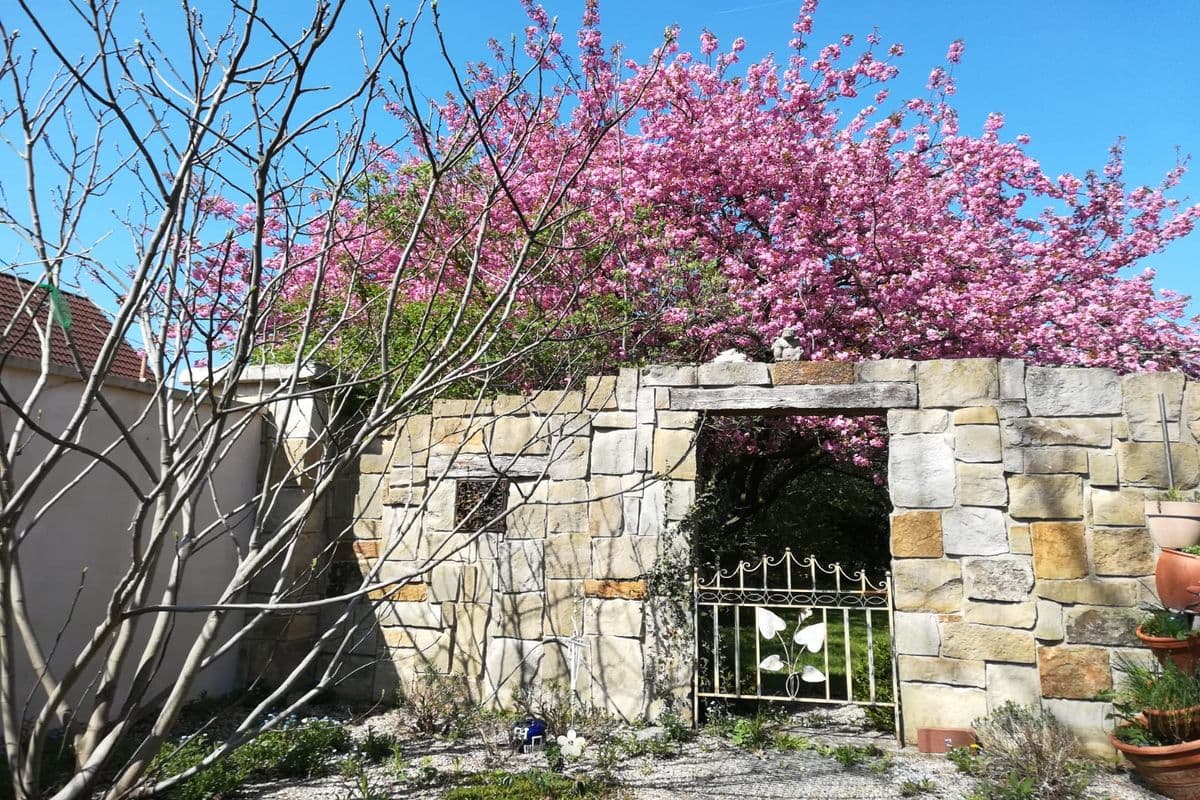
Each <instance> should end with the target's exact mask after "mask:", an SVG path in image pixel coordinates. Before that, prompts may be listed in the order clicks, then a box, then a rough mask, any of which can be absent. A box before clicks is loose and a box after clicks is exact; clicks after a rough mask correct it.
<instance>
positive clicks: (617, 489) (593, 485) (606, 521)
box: [588, 475, 625, 536]
mask: <svg viewBox="0 0 1200 800" xmlns="http://www.w3.org/2000/svg"><path fill="white" fill-rule="evenodd" d="M623 491H624V484H623V482H622V479H621V478H619V477H616V476H609V475H597V476H595V477H594V478H592V480H591V481H590V482H589V484H588V492H589V495H590V497H591V499H590V500H589V502H588V533H590V534H591V535H592V536H620V535H621V531H622V529H623V526H624V523H625V515H624V513H623V511H622V509H623V506H624V500H623V497H622V492H623Z"/></svg>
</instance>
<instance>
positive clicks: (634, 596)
mask: <svg viewBox="0 0 1200 800" xmlns="http://www.w3.org/2000/svg"><path fill="white" fill-rule="evenodd" d="M647 592H648V589H647V587H646V582H645V581H635V580H585V581H584V582H583V593H584V595H585V596H587V597H599V598H609V599H623V600H645V599H646V596H647Z"/></svg>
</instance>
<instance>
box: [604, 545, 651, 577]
mask: <svg viewBox="0 0 1200 800" xmlns="http://www.w3.org/2000/svg"><path fill="white" fill-rule="evenodd" d="M656 544H657V542H656V540H655V539H654V537H649V536H629V535H625V536H613V537H599V538H595V539H592V576H593V577H595V578H618V579H621V578H625V579H631V578H640V577H641V576H643V575H645V574H646V573H647V572H649V571H650V569H651V568H652V567H653V566H654V559H655V547H656Z"/></svg>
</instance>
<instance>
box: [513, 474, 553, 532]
mask: <svg viewBox="0 0 1200 800" xmlns="http://www.w3.org/2000/svg"><path fill="white" fill-rule="evenodd" d="M549 495H550V487H549V483H548V482H547V481H537V482H535V481H511V482H510V483H509V484H508V516H507V517H505V519H504V530H505V534H506V535H507V536H508V537H509V538H510V539H544V538H546V526H547V505H546V504H547V502H548V501H549Z"/></svg>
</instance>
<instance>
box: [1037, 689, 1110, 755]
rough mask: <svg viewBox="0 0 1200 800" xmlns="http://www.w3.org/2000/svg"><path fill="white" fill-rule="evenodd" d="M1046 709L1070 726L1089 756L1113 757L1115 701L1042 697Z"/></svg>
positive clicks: (1043, 706) (1043, 707)
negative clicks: (1113, 707) (1109, 737)
mask: <svg viewBox="0 0 1200 800" xmlns="http://www.w3.org/2000/svg"><path fill="white" fill-rule="evenodd" d="M1042 709H1043V710H1045V711H1048V712H1050V713H1051V714H1053V715H1054V716H1055V717H1056V718H1057V719H1058V720H1059V721H1060V722H1062V723H1063V724H1064V725H1066V726H1067V727H1068V728H1070V729H1071V730H1072V731H1073V732H1074V733H1075V735H1076V736H1078V737H1079V743H1080V744H1081V745H1083V749H1084V751H1085V752H1086V753H1087V754H1088V755H1090V756H1092V757H1093V758H1095V759H1098V760H1101V761H1112V760H1113V755H1114V753H1113V747H1112V744H1111V743H1110V742H1109V741H1108V731H1110V730H1112V721H1111V720H1110V719H1109V718H1108V715H1109V714H1110V713H1111V712H1112V704H1111V703H1104V702H1096V701H1085V700H1063V699H1058V698H1047V699H1044V700H1042Z"/></svg>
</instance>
